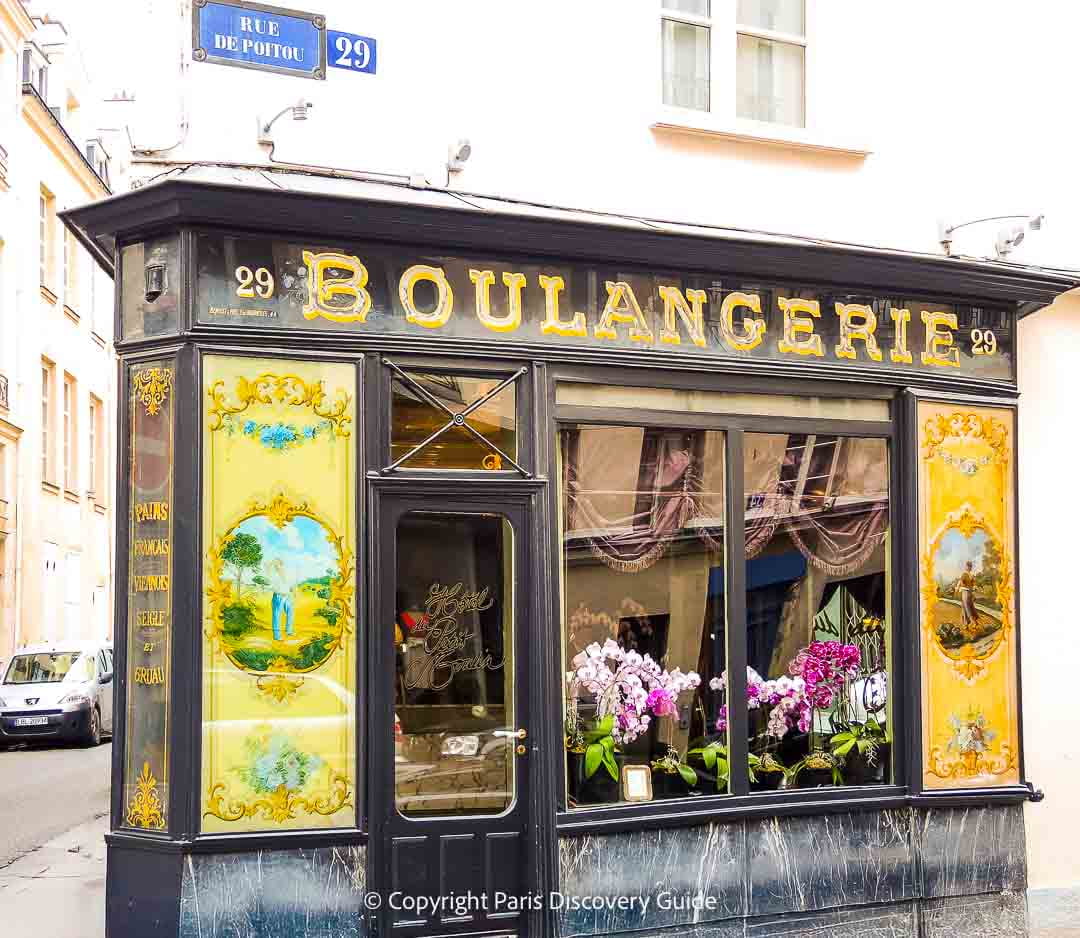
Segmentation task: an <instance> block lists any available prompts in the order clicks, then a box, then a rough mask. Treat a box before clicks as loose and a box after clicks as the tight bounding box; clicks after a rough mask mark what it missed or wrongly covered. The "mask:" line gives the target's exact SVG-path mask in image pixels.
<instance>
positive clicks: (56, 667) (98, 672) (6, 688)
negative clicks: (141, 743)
mask: <svg viewBox="0 0 1080 938" xmlns="http://www.w3.org/2000/svg"><path fill="white" fill-rule="evenodd" d="M110 652H111V649H110V648H109V647H108V643H105V642H50V643H42V644H37V645H29V646H27V647H26V648H20V649H19V650H18V651H17V652H15V653H14V654H13V655H12V656H11V661H9V662H8V665H7V669H6V671H4V672H3V681H2V682H0V747H3V746H6V745H11V744H12V743H16V742H35V741H42V740H47V739H60V740H66V741H73V742H80V743H82V744H83V745H85V746H96V745H98V744H99V743H100V742H101V739H102V736H111V735H112V727H113V706H112V701H113V686H112V682H113V665H112V654H111V653H110Z"/></svg>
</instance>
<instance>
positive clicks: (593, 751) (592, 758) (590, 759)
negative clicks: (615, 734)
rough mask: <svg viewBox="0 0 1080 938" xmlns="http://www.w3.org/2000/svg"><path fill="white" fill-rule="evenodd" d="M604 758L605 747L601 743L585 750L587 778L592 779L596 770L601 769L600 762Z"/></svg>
mask: <svg viewBox="0 0 1080 938" xmlns="http://www.w3.org/2000/svg"><path fill="white" fill-rule="evenodd" d="M603 758H604V747H603V746H601V745H600V744H599V743H593V744H592V745H591V746H587V747H586V748H585V777H586V778H592V777H593V776H594V775H595V774H596V770H597V769H598V768H600V762H601V760H602V759H603Z"/></svg>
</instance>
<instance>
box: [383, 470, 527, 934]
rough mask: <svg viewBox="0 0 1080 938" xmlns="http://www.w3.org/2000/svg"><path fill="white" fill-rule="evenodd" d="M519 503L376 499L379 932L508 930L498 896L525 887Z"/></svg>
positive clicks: (523, 585) (514, 911) (514, 927)
mask: <svg viewBox="0 0 1080 938" xmlns="http://www.w3.org/2000/svg"><path fill="white" fill-rule="evenodd" d="M488 491H489V492H490V491H491V489H488ZM528 498H529V497H528V496H520V497H519V496H508V497H507V498H506V499H499V498H494V499H492V498H490V497H476V496H475V495H473V494H465V495H461V496H459V497H454V496H452V495H448V494H447V492H446V491H445V490H443V491H442V492H441V494H435V493H432V494H429V495H422V494H413V495H409V496H405V495H399V494H396V493H395V494H389V493H383V494H381V495H380V496H379V497H378V498H377V503H378V507H377V508H376V509H375V510H376V511H377V524H378V534H377V544H376V551H377V554H378V558H377V569H378V570H379V573H378V581H377V582H378V586H379V588H380V589H381V599H380V602H379V609H380V620H379V621H380V627H381V628H383V629H384V631H385V634H384V635H383V636H382V637H381V638H379V637H378V634H379V628H374V627H373V629H372V633H373V635H375V636H376V640H377V641H378V643H379V645H380V646H381V647H380V648H379V649H377V650H376V651H375V655H376V659H377V660H376V662H375V670H376V672H377V674H376V677H375V680H374V685H375V686H373V687H372V688H371V692H370V693H369V699H370V700H371V701H373V702H376V704H375V705H376V707H377V713H375V714H374V716H375V723H376V726H377V725H378V724H379V723H381V725H382V730H381V732H380V731H379V730H378V729H375V730H373V733H374V735H375V736H378V737H381V742H382V745H378V750H380V751H381V755H380V754H379V753H378V752H373V757H374V758H375V759H376V760H377V761H376V762H375V763H374V768H373V771H372V775H371V776H370V777H371V778H372V780H373V784H372V792H371V799H370V802H371V804H372V810H373V814H374V816H373V818H372V831H373V834H374V838H373V839H375V838H377V841H378V843H377V845H375V844H373V845H372V846H374V847H375V849H376V857H377V858H378V859H377V860H376V862H375V863H373V864H372V865H371V866H370V867H369V868H370V869H371V870H372V878H373V879H374V880H375V881H374V882H372V883H371V884H369V888H372V887H374V888H375V889H376V890H377V891H378V893H379V894H380V897H381V899H382V903H383V908H382V910H381V916H380V919H381V921H380V924H381V925H382V928H381V929H380V932H381V934H394V935H403V936H419V935H441V934H447V935H450V934H463V933H484V932H499V933H501V934H510V933H515V932H517V931H519V930H520V927H521V926H520V922H521V920H522V919H523V915H522V914H521V912H520V910H519V909H518V908H517V907H516V906H514V905H512V904H511V903H506V902H501V901H500V896H503V895H505V896H513V897H519V896H522V895H524V894H525V893H526V892H527V891H528V888H527V885H526V882H525V878H526V876H527V873H526V854H527V851H528V841H529V837H528V828H529V824H530V818H529V815H530V801H529V797H528V782H529V775H528V766H529V761H530V753H531V745H530V743H531V740H530V739H529V720H528V714H527V713H526V712H525V707H526V703H527V701H528V687H527V684H528V666H529V662H528V655H527V643H526V634H527V628H528V623H527V622H526V621H525V615H526V614H527V610H528V608H529V602H528V599H527V597H528V596H529V591H530V589H531V588H532V584H531V583H530V582H529V576H528V560H527V558H528V556H529V549H528V546H527V545H528V531H527V529H526V526H527V524H528V519H529V517H530V512H529V511H528V504H529V502H528ZM372 741H373V743H375V742H376V740H375V739H373V740H372ZM384 747H385V748H384Z"/></svg>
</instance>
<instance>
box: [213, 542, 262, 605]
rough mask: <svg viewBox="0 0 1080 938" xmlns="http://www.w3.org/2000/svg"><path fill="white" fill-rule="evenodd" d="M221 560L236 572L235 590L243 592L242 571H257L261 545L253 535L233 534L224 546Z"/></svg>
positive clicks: (260, 561) (260, 557)
mask: <svg viewBox="0 0 1080 938" xmlns="http://www.w3.org/2000/svg"><path fill="white" fill-rule="evenodd" d="M221 559H222V560H224V561H225V563H227V564H230V565H231V566H232V567H233V568H234V569H235V570H236V590H237V593H238V594H239V595H243V592H244V571H245V570H255V571H257V570H258V569H259V564H260V563H262V545H261V544H260V543H259V539H258V538H257V537H255V536H254V535H253V534H234V535H233V536H232V537H231V538H229V540H228V541H227V542H226V544H225V549H224V550H223V551H222V552H221Z"/></svg>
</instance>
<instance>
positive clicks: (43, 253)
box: [38, 188, 56, 287]
mask: <svg viewBox="0 0 1080 938" xmlns="http://www.w3.org/2000/svg"><path fill="white" fill-rule="evenodd" d="M55 230H56V199H54V198H53V196H52V195H51V193H50V192H49V191H48V190H47V189H44V188H42V190H41V195H40V198H39V202H38V239H39V242H40V243H39V251H38V254H39V257H38V259H39V265H40V271H41V285H42V286H43V287H48V286H50V285H51V284H52V282H53V273H54V267H55V264H56V249H55V245H54V244H53V237H54V232H55Z"/></svg>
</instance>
